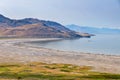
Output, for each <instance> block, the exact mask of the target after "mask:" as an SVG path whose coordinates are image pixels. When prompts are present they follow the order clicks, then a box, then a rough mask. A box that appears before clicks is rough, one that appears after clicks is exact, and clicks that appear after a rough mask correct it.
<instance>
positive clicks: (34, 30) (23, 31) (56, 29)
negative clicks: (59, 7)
mask: <svg viewBox="0 0 120 80" xmlns="http://www.w3.org/2000/svg"><path fill="white" fill-rule="evenodd" d="M0 36H7V37H8V36H9V37H40V38H80V37H84V35H81V34H80V33H77V32H75V31H72V30H70V29H68V28H66V27H64V26H63V25H61V24H59V23H57V22H53V21H45V20H39V19H34V18H25V19H20V20H15V19H10V18H7V17H5V16H3V15H0ZM88 36H90V35H88Z"/></svg>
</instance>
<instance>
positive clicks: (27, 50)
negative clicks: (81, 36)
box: [0, 38, 120, 74]
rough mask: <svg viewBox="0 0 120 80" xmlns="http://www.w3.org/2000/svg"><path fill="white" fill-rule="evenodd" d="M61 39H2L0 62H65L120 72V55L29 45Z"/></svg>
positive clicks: (97, 69) (110, 71) (101, 70)
mask: <svg viewBox="0 0 120 80" xmlns="http://www.w3.org/2000/svg"><path fill="white" fill-rule="evenodd" d="M49 40H59V39H57V38H55V39H54V38H43V39H39V38H37V39H36V38H22V39H20V38H18V39H17V38H15V39H0V63H1V64H2V63H29V62H45V63H65V64H74V65H79V66H91V67H92V68H93V69H92V70H93V71H96V72H105V73H117V74H120V56H119V55H104V54H92V53H84V52H73V51H70V52H69V51H60V50H53V49H48V48H43V47H34V46H32V45H27V44H26V42H30V41H49Z"/></svg>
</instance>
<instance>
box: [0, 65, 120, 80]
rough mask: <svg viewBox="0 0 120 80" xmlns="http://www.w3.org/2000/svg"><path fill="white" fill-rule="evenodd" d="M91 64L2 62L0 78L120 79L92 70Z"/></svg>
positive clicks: (119, 77)
mask: <svg viewBox="0 0 120 80" xmlns="http://www.w3.org/2000/svg"><path fill="white" fill-rule="evenodd" d="M91 70H92V67H90V66H76V65H71V64H46V63H30V64H19V65H11V64H1V65H0V80H5V79H9V80H13V79H16V80H120V74H110V73H99V72H93V71H91Z"/></svg>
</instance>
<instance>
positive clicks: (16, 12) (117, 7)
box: [0, 0, 120, 28]
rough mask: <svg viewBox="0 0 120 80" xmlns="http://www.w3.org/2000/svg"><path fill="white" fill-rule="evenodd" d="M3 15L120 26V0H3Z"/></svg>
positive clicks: (1, 12) (17, 17)
mask: <svg viewBox="0 0 120 80" xmlns="http://www.w3.org/2000/svg"><path fill="white" fill-rule="evenodd" d="M0 14H3V15H5V16H7V17H10V18H16V19H21V18H25V17H34V18H39V19H45V20H53V21H57V22H60V23H61V24H63V25H67V24H77V25H81V26H94V27H119V28H120V0H0Z"/></svg>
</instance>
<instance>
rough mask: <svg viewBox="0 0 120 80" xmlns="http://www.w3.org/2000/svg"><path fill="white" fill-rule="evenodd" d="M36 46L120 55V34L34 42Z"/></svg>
mask: <svg viewBox="0 0 120 80" xmlns="http://www.w3.org/2000/svg"><path fill="white" fill-rule="evenodd" d="M31 44H32V45H34V46H39V47H45V48H51V49H56V50H62V51H75V52H88V53H97V54H110V55H120V34H118V35H115V34H114V35H100V34H98V35H96V36H93V37H91V38H80V39H72V40H59V41H47V42H46V41H45V42H39V41H37V42H32V43H31Z"/></svg>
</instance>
